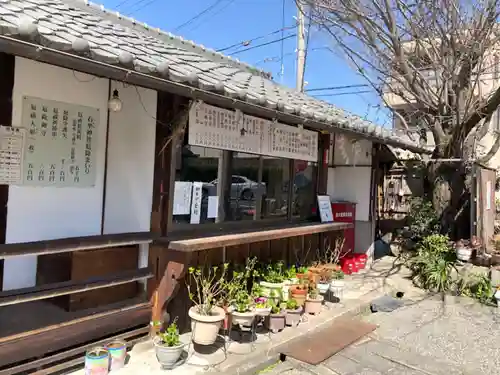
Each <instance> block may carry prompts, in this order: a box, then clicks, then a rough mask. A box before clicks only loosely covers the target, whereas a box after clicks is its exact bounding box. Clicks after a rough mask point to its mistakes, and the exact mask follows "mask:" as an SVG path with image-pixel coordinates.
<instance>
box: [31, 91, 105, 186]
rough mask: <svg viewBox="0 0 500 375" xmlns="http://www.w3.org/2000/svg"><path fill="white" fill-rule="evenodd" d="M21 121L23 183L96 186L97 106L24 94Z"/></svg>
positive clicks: (33, 184)
mask: <svg viewBox="0 0 500 375" xmlns="http://www.w3.org/2000/svg"><path fill="white" fill-rule="evenodd" d="M22 124H23V127H24V128H26V129H27V139H26V147H25V151H24V161H23V184H25V185H32V186H66V187H91V186H94V185H95V179H96V170H95V169H96V150H97V134H98V132H99V131H98V129H99V109H98V108H91V107H85V106H81V105H77V104H70V103H63V102H57V101H53V100H45V99H40V98H34V97H28V96H25V97H24V98H23V105H22Z"/></svg>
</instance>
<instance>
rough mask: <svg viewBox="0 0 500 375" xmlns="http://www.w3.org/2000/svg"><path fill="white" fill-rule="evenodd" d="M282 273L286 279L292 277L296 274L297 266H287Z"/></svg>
mask: <svg viewBox="0 0 500 375" xmlns="http://www.w3.org/2000/svg"><path fill="white" fill-rule="evenodd" d="M284 275H285V277H286V278H287V279H294V278H295V277H296V276H297V268H296V267H295V266H291V267H288V268H287V269H286V270H285V272H284Z"/></svg>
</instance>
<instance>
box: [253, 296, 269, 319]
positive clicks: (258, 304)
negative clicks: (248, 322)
mask: <svg viewBox="0 0 500 375" xmlns="http://www.w3.org/2000/svg"><path fill="white" fill-rule="evenodd" d="M270 313H271V306H270V305H269V303H268V301H267V298H265V297H257V298H256V299H255V314H256V315H258V316H268V315H269V314H270Z"/></svg>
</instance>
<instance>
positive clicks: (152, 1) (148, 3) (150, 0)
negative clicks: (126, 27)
mask: <svg viewBox="0 0 500 375" xmlns="http://www.w3.org/2000/svg"><path fill="white" fill-rule="evenodd" d="M144 1H146V0H139V1H138V2H137V3H136V4H134V5H136V6H137V5H140V6H139V7H138V8H135V10H132V11H129V12H128V15H131V14H133V13H137V12H138V11H140V10H143V9H144V8H146V7H148V6H150V5H152V4H153V3H156V2H157V1H158V0H149V1H148V2H146V3H144ZM141 4H142V5H141Z"/></svg>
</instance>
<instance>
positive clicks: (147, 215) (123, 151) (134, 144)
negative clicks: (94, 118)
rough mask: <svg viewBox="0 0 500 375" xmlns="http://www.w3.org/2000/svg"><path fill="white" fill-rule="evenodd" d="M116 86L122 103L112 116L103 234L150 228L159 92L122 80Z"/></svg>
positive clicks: (110, 117)
mask: <svg viewBox="0 0 500 375" xmlns="http://www.w3.org/2000/svg"><path fill="white" fill-rule="evenodd" d="M114 89H117V90H118V93H119V96H120V99H121V101H122V103H123V106H122V110H121V111H120V112H111V113H110V116H109V141H108V165H107V174H106V198H105V206H104V207H105V209H104V234H111V233H124V232H142V231H149V230H150V220H151V205H152V199H153V173H154V159H155V155H154V152H155V133H156V121H155V117H156V103H157V93H156V91H154V90H149V89H145V88H141V87H135V86H130V85H126V86H124V85H123V84H122V83H120V82H112V90H114ZM143 105H144V108H143Z"/></svg>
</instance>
